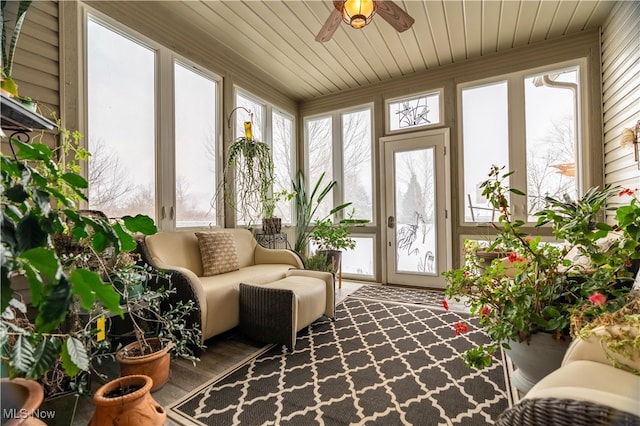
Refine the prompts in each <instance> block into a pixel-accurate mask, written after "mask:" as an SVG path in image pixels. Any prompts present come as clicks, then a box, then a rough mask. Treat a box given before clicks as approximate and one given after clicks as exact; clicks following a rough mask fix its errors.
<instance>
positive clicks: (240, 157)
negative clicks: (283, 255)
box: [211, 122, 275, 225]
mask: <svg viewBox="0 0 640 426" xmlns="http://www.w3.org/2000/svg"><path fill="white" fill-rule="evenodd" d="M245 131H246V135H245V136H242V137H239V138H237V139H236V140H235V142H234V143H232V144H231V146H230V147H229V149H228V151H227V157H226V158H227V160H226V162H225V164H224V172H223V174H224V179H223V181H222V182H221V183H220V185H219V186H218V188H217V190H216V192H215V194H214V196H213V199H212V200H211V204H212V206H215V205H216V204H217V202H218V201H219V200H220V197H223V199H224V203H225V205H227V206H231V207H232V208H233V209H234V210H235V211H236V212H237V213H238V217H239V220H241V221H243V222H244V223H245V224H247V225H251V224H252V223H254V222H256V221H257V220H258V219H260V218H261V216H262V210H263V200H265V199H268V198H269V194H270V192H271V188H272V186H273V183H274V181H275V176H274V170H273V160H272V158H271V150H270V148H269V146H268V145H267V144H266V143H264V142H258V141H256V140H254V139H253V136H252V134H251V122H245Z"/></svg>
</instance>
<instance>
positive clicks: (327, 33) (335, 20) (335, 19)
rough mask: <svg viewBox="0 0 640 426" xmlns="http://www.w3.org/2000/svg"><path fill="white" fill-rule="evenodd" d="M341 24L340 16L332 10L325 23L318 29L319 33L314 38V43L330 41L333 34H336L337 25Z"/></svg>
mask: <svg viewBox="0 0 640 426" xmlns="http://www.w3.org/2000/svg"><path fill="white" fill-rule="evenodd" d="M340 22H342V14H341V13H340V11H339V10H338V9H333V11H332V12H331V14H330V15H329V17H328V18H327V20H326V22H325V23H324V25H323V26H322V28H321V29H320V32H319V33H318V35H317V36H316V41H319V42H320V43H324V42H325V41H329V40H331V37H332V36H333V33H335V32H336V29H337V28H338V25H340Z"/></svg>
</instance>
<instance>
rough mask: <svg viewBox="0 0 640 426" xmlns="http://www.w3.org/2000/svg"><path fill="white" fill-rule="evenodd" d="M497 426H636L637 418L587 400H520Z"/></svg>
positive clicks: (502, 416)
mask: <svg viewBox="0 0 640 426" xmlns="http://www.w3.org/2000/svg"><path fill="white" fill-rule="evenodd" d="M496 424H497V425H499V426H565V425H566V426H581V425H588V426H605V425H606V426H640V417H638V416H635V415H633V414H631V413H628V412H626V411H620V410H617V409H615V408H613V407H609V406H606V405H600V404H595V403H593V402H590V401H580V400H575V399H560V398H530V399H523V400H522V401H520V402H519V403H517V404H516V405H514V406H513V407H511V408H509V409H508V410H506V411H504V412H503V413H502V414H501V415H500V417H499V418H498V421H497V422H496Z"/></svg>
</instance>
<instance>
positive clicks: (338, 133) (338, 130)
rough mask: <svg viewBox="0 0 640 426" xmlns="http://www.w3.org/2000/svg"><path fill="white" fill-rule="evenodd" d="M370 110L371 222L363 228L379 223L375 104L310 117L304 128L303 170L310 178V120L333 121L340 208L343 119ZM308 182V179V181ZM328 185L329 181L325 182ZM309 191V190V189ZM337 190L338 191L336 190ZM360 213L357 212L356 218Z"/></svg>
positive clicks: (336, 194) (334, 170) (342, 196)
mask: <svg viewBox="0 0 640 426" xmlns="http://www.w3.org/2000/svg"><path fill="white" fill-rule="evenodd" d="M367 109H369V111H370V114H371V129H370V132H371V205H372V208H371V209H372V211H371V220H370V221H369V222H367V223H366V224H364V225H363V227H365V228H366V227H374V226H375V225H376V223H377V209H376V205H377V204H376V203H377V199H378V194H377V184H376V173H375V171H376V166H375V162H376V151H375V149H376V141H375V105H374V103H373V102H367V103H363V104H359V105H356V106H352V107H349V108H342V109H338V110H333V111H330V112H325V113H321V114H314V115H308V116H305V117H304V118H303V126H304V164H303V168H302V170H303V171H304V174H305V177H307V176H309V170H310V168H309V144H308V141H309V134H308V126H307V123H308V121H310V120H318V119H323V118H330V119H331V139H332V140H331V149H332V157H333V165H332V166H333V167H332V173H333V180H335V181H336V182H337V185H336V188H334V191H333V200H332V201H333V206H338V205H340V204H342V203H344V202H345V194H344V185H343V181H344V170H343V169H344V161H343V154H344V143H343V140H342V130H343V129H342V125H343V120H342V117H343V115H344V114H349V113H354V112H360V111H365V110H367ZM307 180H308V179H307ZM324 182H325V183H327V180H326V179H325V181H324ZM306 184H307V186H311V185H314V184H315V182H306ZM307 189H308V190H309V188H307ZM336 189H337V190H336ZM357 215H358V212H357V211H356V216H357Z"/></svg>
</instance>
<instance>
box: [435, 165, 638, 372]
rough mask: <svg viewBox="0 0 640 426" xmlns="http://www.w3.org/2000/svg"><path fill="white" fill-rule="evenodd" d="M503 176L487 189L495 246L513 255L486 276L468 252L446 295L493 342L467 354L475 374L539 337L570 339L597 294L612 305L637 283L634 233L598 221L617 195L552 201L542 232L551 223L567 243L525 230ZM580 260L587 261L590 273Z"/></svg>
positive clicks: (495, 174)
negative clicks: (574, 318) (580, 311)
mask: <svg viewBox="0 0 640 426" xmlns="http://www.w3.org/2000/svg"><path fill="white" fill-rule="evenodd" d="M502 170H503V168H499V167H496V166H494V167H493V168H492V169H491V171H490V173H489V179H488V180H486V181H485V182H483V183H482V185H481V187H482V188H483V195H484V196H485V197H486V198H487V199H488V200H489V202H490V203H491V205H492V206H493V207H494V208H496V209H497V210H498V211H499V212H500V217H499V220H498V223H497V224H494V230H495V232H496V237H495V241H494V243H495V245H500V246H501V247H504V248H505V249H507V250H509V255H508V257H507V259H506V260H503V259H496V260H494V261H493V262H492V263H491V265H489V266H488V267H487V268H486V269H485V270H484V271H483V270H481V268H480V267H479V266H480V265H479V263H480V260H479V259H478V258H477V257H476V256H475V255H474V253H475V252H474V250H468V251H466V252H465V255H466V257H465V259H466V260H465V263H464V265H463V266H462V267H461V268H459V269H454V270H451V271H447V272H445V273H444V274H443V275H444V277H445V279H446V280H447V288H446V289H445V294H446V296H447V297H450V298H453V299H455V300H462V299H464V300H465V302H466V303H467V304H468V306H469V307H470V313H471V315H476V316H479V320H480V324H481V326H482V327H483V328H484V329H485V330H486V332H487V333H488V335H489V337H490V339H491V340H492V343H491V344H489V345H486V346H484V345H483V346H479V347H476V348H472V349H470V350H469V351H467V352H466V353H465V354H464V359H465V362H466V363H467V364H468V365H470V366H473V367H476V368H482V367H483V366H487V365H490V364H491V355H492V354H493V353H495V352H496V351H497V350H499V349H500V348H501V347H504V348H507V349H509V348H510V345H509V342H513V341H519V342H523V341H527V340H528V339H529V338H530V337H531V335H532V334H534V333H537V332H547V333H551V334H553V335H554V336H555V337H556V338H557V339H564V338H567V337H568V336H569V332H570V322H571V315H572V312H573V310H574V309H576V308H577V307H580V306H582V305H584V304H588V303H589V297H590V296H592V295H593V294H594V293H601V294H604V295H606V296H607V297H608V298H615V297H619V296H622V295H625V294H627V293H628V291H629V288H630V287H631V284H632V283H631V279H630V278H629V276H630V273H629V272H628V271H627V269H626V268H627V266H628V265H629V259H633V258H637V257H639V254H640V253H638V241H634V240H633V239H632V238H629V236H628V234H618V235H614V236H613V237H612V235H611V234H610V232H611V231H613V230H614V227H612V226H610V225H608V224H606V223H603V222H599V221H598V220H597V218H598V216H599V215H600V213H601V210H602V209H603V208H604V207H605V205H606V202H607V200H608V199H609V198H610V197H611V196H612V195H614V193H615V191H614V190H612V189H611V188H610V187H605V188H602V189H596V188H594V189H591V190H589V191H587V193H586V194H585V195H584V196H583V197H582V198H580V199H578V200H571V199H570V198H569V197H565V198H563V199H554V198H550V197H547V198H546V199H545V201H546V203H547V206H548V207H547V208H546V209H544V210H543V211H541V212H539V213H537V216H538V222H537V224H536V226H543V225H545V224H551V226H552V230H553V233H554V235H555V237H556V238H557V239H558V240H559V241H561V242H562V244H549V243H544V242H542V241H541V239H540V237H532V236H529V235H528V234H527V233H525V232H523V231H522V230H521V227H522V226H523V225H524V222H523V221H520V220H515V219H514V218H513V216H512V214H511V211H510V207H509V200H508V194H509V193H510V194H512V196H519V195H524V194H523V193H522V192H521V191H518V190H516V189H509V188H507V187H506V186H505V181H506V179H507V178H508V177H509V176H510V175H511V174H512V173H502ZM605 243H606V244H605ZM470 247H472V245H467V249H469V248H470ZM576 254H577V255H578V256H575V255H576ZM578 257H579V258H582V259H586V265H587V267H584V263H585V262H578V261H577V258H578Z"/></svg>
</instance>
